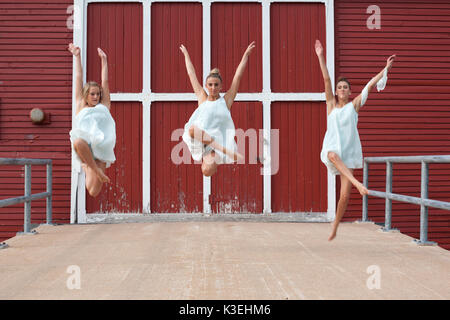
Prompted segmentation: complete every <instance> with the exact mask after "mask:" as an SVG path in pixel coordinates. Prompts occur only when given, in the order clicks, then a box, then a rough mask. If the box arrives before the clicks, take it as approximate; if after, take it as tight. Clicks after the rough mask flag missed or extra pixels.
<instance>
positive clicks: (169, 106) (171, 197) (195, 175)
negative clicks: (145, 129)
mask: <svg viewBox="0 0 450 320" xmlns="http://www.w3.org/2000/svg"><path fill="white" fill-rule="evenodd" d="M196 107H197V105H196V103H195V102H155V103H153V104H152V107H151V159H150V162H151V172H150V174H151V186H150V189H151V191H150V192H151V198H150V201H151V212H156V213H177V212H202V211H203V176H202V173H201V169H200V164H194V161H193V159H192V157H191V155H190V153H189V149H188V148H187V146H186V145H185V144H184V142H182V139H181V135H182V131H183V129H184V125H185V123H186V122H187V121H188V120H189V117H190V116H191V114H192V112H194V110H195V108H196ZM177 129H178V131H176V132H174V131H175V130H177ZM172 134H174V135H176V136H175V138H174V139H178V140H176V141H172ZM180 149H183V150H184V151H181V150H180ZM174 150H175V151H174ZM178 150H180V151H179V152H177V151H178ZM172 151H174V153H176V154H175V155H174V157H178V156H180V157H184V158H185V159H186V160H187V161H186V162H184V163H183V162H182V163H179V164H178V163H177V162H176V161H173V159H172ZM184 152H186V153H184Z"/></svg>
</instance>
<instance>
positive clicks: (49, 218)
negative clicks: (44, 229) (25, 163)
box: [46, 162, 53, 224]
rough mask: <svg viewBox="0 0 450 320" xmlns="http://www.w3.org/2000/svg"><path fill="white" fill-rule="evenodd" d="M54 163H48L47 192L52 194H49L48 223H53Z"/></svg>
mask: <svg viewBox="0 0 450 320" xmlns="http://www.w3.org/2000/svg"><path fill="white" fill-rule="evenodd" d="M52 188H53V185H52V163H51V162H50V163H48V164H47V192H49V193H50V194H49V195H48V196H47V206H46V216H47V224H52Z"/></svg>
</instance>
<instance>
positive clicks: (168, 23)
mask: <svg viewBox="0 0 450 320" xmlns="http://www.w3.org/2000/svg"><path fill="white" fill-rule="evenodd" d="M151 12H152V17H151V28H152V29H151V51H152V54H151V73H152V77H151V88H152V92H192V86H191V83H190V81H189V78H188V77H187V73H186V67H185V62H184V55H183V53H182V52H181V51H180V49H179V48H180V45H181V44H184V46H185V47H186V48H187V50H188V52H189V56H190V57H191V60H192V63H193V64H194V66H195V71H196V73H197V78H198V80H199V81H200V83H202V66H203V63H202V59H203V55H202V5H201V4H200V3H153V4H152V9H151Z"/></svg>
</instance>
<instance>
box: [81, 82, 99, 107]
mask: <svg viewBox="0 0 450 320" xmlns="http://www.w3.org/2000/svg"><path fill="white" fill-rule="evenodd" d="M92 87H97V88H98V89H99V90H100V101H101V100H102V95H103V90H102V87H101V86H100V85H99V84H98V83H97V82H95V81H89V82H86V84H85V85H84V86H83V90H82V95H83V99H84V101H85V102H87V97H88V95H89V91H90V90H91V88H92Z"/></svg>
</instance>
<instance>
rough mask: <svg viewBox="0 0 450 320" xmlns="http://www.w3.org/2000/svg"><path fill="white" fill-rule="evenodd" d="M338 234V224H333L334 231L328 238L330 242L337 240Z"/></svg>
mask: <svg viewBox="0 0 450 320" xmlns="http://www.w3.org/2000/svg"><path fill="white" fill-rule="evenodd" d="M336 233H337V225H336V223H333V230H332V231H331V234H330V236H329V237H328V241H331V240H333V239H334V238H336Z"/></svg>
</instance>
